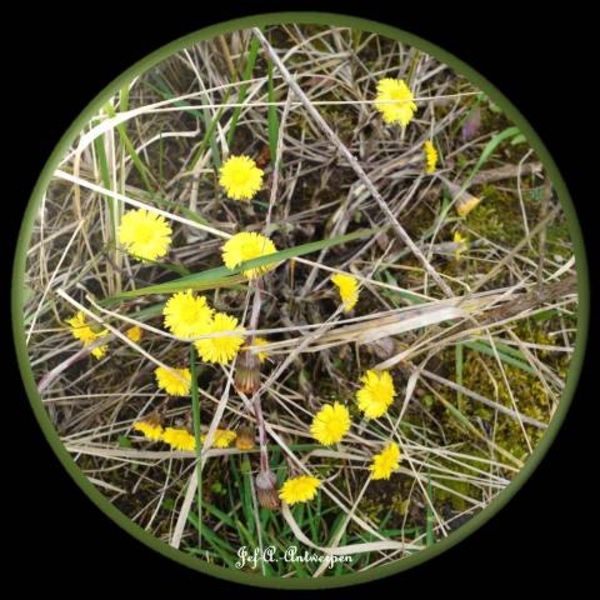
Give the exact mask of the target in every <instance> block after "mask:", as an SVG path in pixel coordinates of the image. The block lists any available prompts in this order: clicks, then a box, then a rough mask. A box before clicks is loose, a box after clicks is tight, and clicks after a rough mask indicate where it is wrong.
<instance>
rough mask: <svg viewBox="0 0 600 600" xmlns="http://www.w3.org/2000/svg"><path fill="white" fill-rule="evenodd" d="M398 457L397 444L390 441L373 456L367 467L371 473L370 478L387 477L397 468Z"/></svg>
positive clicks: (399, 456)
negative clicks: (370, 463) (371, 462)
mask: <svg viewBox="0 0 600 600" xmlns="http://www.w3.org/2000/svg"><path fill="white" fill-rule="evenodd" d="M400 458H401V455H400V449H399V448H398V445H397V444H395V443H394V442H390V443H389V444H388V445H387V446H386V448H385V449H384V450H382V451H381V452H380V453H379V454H376V455H375V456H374V457H373V464H372V465H371V466H370V467H369V469H370V470H371V472H372V473H373V475H372V476H371V479H389V478H390V475H391V474H392V473H393V472H394V471H395V470H396V469H397V468H398V465H399V464H400Z"/></svg>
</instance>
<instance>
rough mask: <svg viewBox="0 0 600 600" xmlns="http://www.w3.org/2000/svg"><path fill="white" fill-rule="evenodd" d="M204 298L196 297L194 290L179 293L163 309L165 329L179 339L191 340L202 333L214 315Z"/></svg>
mask: <svg viewBox="0 0 600 600" xmlns="http://www.w3.org/2000/svg"><path fill="white" fill-rule="evenodd" d="M213 312H214V311H213V309H212V308H210V307H209V306H208V303H207V302H206V298H205V297H204V296H194V294H193V292H192V290H187V291H185V292H177V293H176V294H173V295H172V296H171V297H170V298H169V299H168V300H167V302H166V304H165V307H164V308H163V315H164V317H165V327H167V328H168V329H170V330H171V333H173V335H176V336H177V337H184V338H190V337H195V336H197V335H200V333H199V332H200V331H201V330H202V328H203V327H204V326H205V325H206V323H207V322H208V321H209V320H210V318H211V317H212V315H213Z"/></svg>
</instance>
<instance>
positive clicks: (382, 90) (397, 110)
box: [375, 78, 417, 127]
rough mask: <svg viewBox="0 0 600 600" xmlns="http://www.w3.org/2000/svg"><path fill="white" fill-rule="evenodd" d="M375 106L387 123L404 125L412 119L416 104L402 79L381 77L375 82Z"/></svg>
mask: <svg viewBox="0 0 600 600" xmlns="http://www.w3.org/2000/svg"><path fill="white" fill-rule="evenodd" d="M375 108H376V109H377V110H378V111H379V112H380V113H381V114H382V115H383V120H384V121H385V122H386V123H388V124H392V123H400V125H402V127H406V126H407V125H408V124H409V123H410V121H411V120H412V118H413V116H414V114H415V111H416V110H417V105H416V104H415V103H414V96H413V94H412V92H411V91H410V89H409V87H408V86H407V85H406V83H405V82H404V81H403V80H402V79H390V78H386V79H382V80H381V81H380V82H379V83H378V84H377V97H376V98H375Z"/></svg>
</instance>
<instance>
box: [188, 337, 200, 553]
mask: <svg viewBox="0 0 600 600" xmlns="http://www.w3.org/2000/svg"><path fill="white" fill-rule="evenodd" d="M190 372H191V375H192V381H191V384H192V385H191V396H192V418H193V421H194V438H195V440H196V477H197V478H198V490H197V502H198V519H199V520H200V521H202V461H201V460H200V458H201V453H202V442H201V441H200V397H199V395H198V380H197V367H196V352H195V348H194V344H190ZM198 548H202V528H198Z"/></svg>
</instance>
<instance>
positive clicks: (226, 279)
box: [106, 229, 375, 302]
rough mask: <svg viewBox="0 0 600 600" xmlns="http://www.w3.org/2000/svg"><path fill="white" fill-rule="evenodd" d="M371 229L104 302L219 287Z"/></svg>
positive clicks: (359, 235)
mask: <svg viewBox="0 0 600 600" xmlns="http://www.w3.org/2000/svg"><path fill="white" fill-rule="evenodd" d="M374 231H375V230H374V229H360V230H358V231H354V232H353V233H348V234H346V235H338V236H335V237H333V238H328V239H326V240H319V241H318V242H309V243H308V244H301V245H300V246H294V247H293V248H287V249H285V250H280V251H279V252H275V253H273V254H269V255H268V256H261V257H259V258H253V259H252V260H247V261H245V262H243V263H242V264H241V265H239V266H238V267H236V268H235V269H228V268H227V267H216V268H214V269H208V270H207V271H203V272H202V273H195V274H193V275H188V276H186V277H181V278H179V279H175V280H173V281H169V282H167V283H161V284H158V285H151V286H147V287H143V288H139V289H137V290H131V291H128V292H122V293H121V294H118V295H116V296H111V297H110V298H107V299H106V301H108V302H111V301H114V300H120V299H123V298H134V297H136V296H144V295H146V294H169V293H173V292H178V291H181V290H186V289H195V290H200V289H205V290H206V289H211V288H213V287H222V286H224V285H227V284H230V283H239V282H240V281H243V280H244V278H243V277H242V278H240V277H237V278H235V276H236V275H238V274H239V273H241V272H242V271H244V270H246V269H254V268H256V267H264V266H267V265H271V264H274V263H278V262H282V261H284V260H287V259H290V258H296V257H297V256H304V255H305V254H310V253H312V252H318V251H319V250H321V249H323V248H330V247H332V246H338V245H340V244H345V243H346V242H349V241H352V240H356V239H359V238H362V237H366V236H367V235H371V234H372V233H374Z"/></svg>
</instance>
